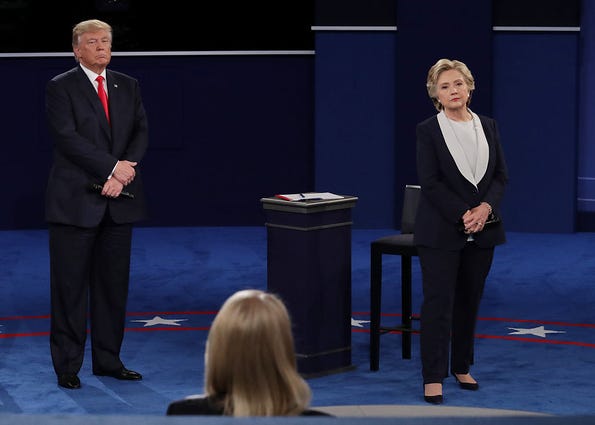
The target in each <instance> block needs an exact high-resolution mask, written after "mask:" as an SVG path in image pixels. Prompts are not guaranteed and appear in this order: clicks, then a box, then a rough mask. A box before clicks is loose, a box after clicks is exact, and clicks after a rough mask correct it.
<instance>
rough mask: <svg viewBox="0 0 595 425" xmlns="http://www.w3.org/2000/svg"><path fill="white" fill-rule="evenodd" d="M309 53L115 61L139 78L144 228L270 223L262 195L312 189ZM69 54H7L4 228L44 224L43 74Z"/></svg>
mask: <svg viewBox="0 0 595 425" xmlns="http://www.w3.org/2000/svg"><path fill="white" fill-rule="evenodd" d="M313 62H314V59H313V56H312V55H307V54H306V55H279V56H277V55H269V56H266V55H265V56H249V55H243V56H167V57H123V56H118V57H114V58H113V60H112V66H111V68H112V69H114V70H118V71H123V72H126V73H129V74H130V75H132V76H134V77H137V78H138V79H139V80H140V84H141V89H142V91H143V96H144V101H145V107H146V109H147V114H148V116H149V130H150V146H149V150H148V152H147V155H146V157H145V160H144V161H143V163H142V167H143V174H144V178H145V187H146V189H147V195H148V200H149V208H150V219H149V220H147V221H146V222H143V224H144V225H169V226H203V225H224V226H225V225H233V226H235V225H262V223H263V220H264V219H263V216H262V212H261V208H260V204H259V200H260V198H262V197H263V196H269V195H274V194H275V193H279V192H286V191H292V190H298V191H299V190H304V188H308V187H311V186H312V185H313V175H314V171H313V114H312V110H313ZM73 66H75V62H74V60H73V59H72V58H70V57H68V58H2V66H1V67H0V79H1V80H2V81H6V82H8V83H7V84H4V89H3V97H4V99H5V101H4V102H2V104H0V115H1V116H3V117H4V118H5V120H4V121H3V129H2V131H3V143H2V144H1V145H0V165H1V166H0V179H1V180H2V181H3V182H7V183H8V182H10V183H9V184H5V185H3V208H0V228H30V227H45V222H44V192H45V185H46V179H47V174H48V169H49V165H50V161H51V144H52V142H51V140H50V137H49V134H48V131H47V126H46V122H45V112H44V94H45V85H46V83H47V81H48V80H49V79H50V78H51V77H53V76H54V75H56V74H58V73H61V72H64V71H66V70H67V69H70V68H71V67H73Z"/></svg>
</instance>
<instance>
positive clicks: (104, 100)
mask: <svg viewBox="0 0 595 425" xmlns="http://www.w3.org/2000/svg"><path fill="white" fill-rule="evenodd" d="M103 80H104V78H103V77H102V76H101V75H100V76H98V77H97V78H95V81H97V94H98V95H99V100H101V104H102V105H103V110H104V111H105V116H106V117H107V122H108V123H109V110H108V108H107V93H106V92H105V89H104V88H103Z"/></svg>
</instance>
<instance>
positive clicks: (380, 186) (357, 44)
mask: <svg viewBox="0 0 595 425" xmlns="http://www.w3.org/2000/svg"><path fill="white" fill-rule="evenodd" d="M315 41H316V66H315V85H314V86H315V89H314V92H315V95H314V96H315V100H316V108H315V136H314V140H315V158H316V161H315V188H316V190H317V191H330V192H335V193H339V194H346V195H354V196H358V197H359V201H358V204H357V207H356V208H354V210H353V221H354V226H356V227H360V228H379V227H392V226H393V225H394V205H395V198H394V196H395V186H394V134H395V133H394V122H395V33H394V32H390V31H389V32H383V31H380V32H377V31H370V32H368V31H363V32H360V31H354V32H348V31H341V32H324V31H321V32H318V33H317V34H316V39H315Z"/></svg>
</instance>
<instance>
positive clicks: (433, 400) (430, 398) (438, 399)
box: [423, 384, 444, 404]
mask: <svg viewBox="0 0 595 425" xmlns="http://www.w3.org/2000/svg"><path fill="white" fill-rule="evenodd" d="M423 388H424V400H425V401H426V403H430V404H442V403H443V402H444V397H442V394H438V395H425V392H426V385H425V384H424V385H423Z"/></svg>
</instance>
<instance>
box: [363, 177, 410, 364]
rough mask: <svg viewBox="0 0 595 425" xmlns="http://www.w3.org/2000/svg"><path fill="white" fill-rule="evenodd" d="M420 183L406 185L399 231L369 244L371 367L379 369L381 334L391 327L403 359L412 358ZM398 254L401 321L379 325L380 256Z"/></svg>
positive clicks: (380, 292)
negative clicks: (413, 275)
mask: <svg viewBox="0 0 595 425" xmlns="http://www.w3.org/2000/svg"><path fill="white" fill-rule="evenodd" d="M420 189H421V188H420V187H419V186H412V185H407V186H406V187H405V198H404V202H403V216H402V220H401V233H399V234H394V235H389V236H384V237H381V238H378V239H376V240H375V241H373V242H372V243H371V245H370V370H378V369H379V364H380V335H381V334H383V333H387V332H391V331H400V332H401V351H402V353H401V354H402V357H403V358H404V359H410V358H411V333H412V332H414V329H413V328H412V320H413V317H412V308H411V259H412V257H415V256H417V247H416V246H415V244H414V243H413V227H414V222H415V214H416V212H417V204H418V202H419V193H420V191H421V190H420ZM384 254H387V255H400V256H401V325H400V326H382V325H381V323H380V313H381V307H382V302H381V299H382V256H383V255H384Z"/></svg>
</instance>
